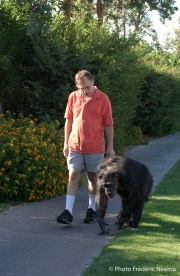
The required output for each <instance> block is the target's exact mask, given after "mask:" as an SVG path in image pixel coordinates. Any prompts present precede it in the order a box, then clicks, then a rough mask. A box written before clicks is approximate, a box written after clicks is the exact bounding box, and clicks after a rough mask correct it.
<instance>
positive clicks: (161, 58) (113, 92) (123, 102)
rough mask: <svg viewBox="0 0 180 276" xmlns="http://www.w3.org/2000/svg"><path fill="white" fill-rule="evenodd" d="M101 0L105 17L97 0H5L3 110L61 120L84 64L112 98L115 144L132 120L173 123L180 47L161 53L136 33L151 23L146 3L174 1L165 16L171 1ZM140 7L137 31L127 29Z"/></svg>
mask: <svg viewBox="0 0 180 276" xmlns="http://www.w3.org/2000/svg"><path fill="white" fill-rule="evenodd" d="M101 2H102V4H103V5H104V12H103V24H100V21H99V18H98V16H97V13H96V7H97V6H96V4H97V3H96V1H90V0H89V1H85V0H82V1H80V0H77V1H75V0H74V1H58V0H51V1H47V0H38V1H32V0H24V1H20V0H16V1H13V0H9V1H6V0H2V2H1V8H0V38H1V39H0V99H1V103H2V104H3V108H4V111H6V110H10V111H11V112H13V113H16V114H17V115H18V114H19V113H23V114H24V115H25V116H27V115H29V114H32V115H33V117H35V118H37V119H38V120H39V121H47V122H50V121H51V120H53V119H58V120H59V121H60V122H61V126H63V123H64V110H65V106H66V102H67V98H68V95H69V93H70V92H71V91H73V90H74V89H75V85H74V75H75V73H77V71H78V70H80V69H87V70H89V71H91V72H92V74H93V75H94V76H95V84H96V85H97V86H98V87H99V89H101V90H102V91H104V92H105V93H107V94H108V96H109V97H110V99H111V102H112V106H113V117H114V121H115V135H116V136H115V137H116V147H117V148H118V143H119V140H123V137H125V136H126V132H127V130H128V129H130V128H131V126H132V125H133V124H135V125H136V126H137V127H140V128H142V129H143V131H144V133H145V134H148V135H156V134H157V135H162V134H165V133H167V132H172V131H174V130H175V129H176V130H178V129H179V127H180V126H179V124H178V122H177V119H175V118H177V116H176V114H177V112H179V109H178V108H179V94H180V93H179V87H180V86H179V76H178V73H177V72H179V55H178V53H163V52H162V50H161V49H158V50H157V49H154V48H153V47H156V46H154V45H153V47H151V46H150V45H148V44H147V43H144V42H142V40H140V37H141V36H143V35H144V33H143V24H145V23H146V24H149V23H148V20H147V14H146V9H147V7H149V9H159V11H161V9H160V7H164V9H162V11H161V12H162V13H163V12H165V10H166V8H167V7H170V6H171V8H169V13H168V15H167V14H166V16H170V14H172V13H173V11H174V10H175V7H174V6H173V4H174V1H170V0H169V1H130V0H128V1H101ZM153 3H154V5H153ZM156 3H159V5H156ZM165 4H166V5H165ZM169 5H170V6H169ZM114 8H115V9H114ZM118 9H119V10H118ZM137 9H141V12H142V11H143V12H142V13H141V15H143V14H144V15H143V18H144V23H143V21H142V20H141V19H142V17H141V18H140V21H139V23H138V25H137V27H138V32H134V33H133V31H132V34H131V35H127V33H126V31H127V25H131V26H135V25H134V22H135V21H134V20H135V17H134V15H135V14H136V11H137ZM115 11H118V13H117V15H116V13H115ZM119 20H121V22H122V24H120V23H119V22H120V21H119ZM101 23H102V22H101ZM112 26H113V28H112ZM146 26H147V25H146ZM149 26H150V25H149ZM167 110H168V112H167V114H166V111H167Z"/></svg>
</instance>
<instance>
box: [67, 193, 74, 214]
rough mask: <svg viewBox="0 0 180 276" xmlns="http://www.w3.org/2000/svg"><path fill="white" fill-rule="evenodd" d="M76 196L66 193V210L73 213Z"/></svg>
mask: <svg viewBox="0 0 180 276" xmlns="http://www.w3.org/2000/svg"><path fill="white" fill-rule="evenodd" d="M74 201H75V196H73V195H66V210H69V212H70V213H71V214H72V210H73V206H74Z"/></svg>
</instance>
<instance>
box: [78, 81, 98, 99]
mask: <svg viewBox="0 0 180 276" xmlns="http://www.w3.org/2000/svg"><path fill="white" fill-rule="evenodd" d="M93 84H94V82H93V81H91V80H89V79H88V78H84V79H83V81H80V82H78V83H76V86H77V88H78V90H80V91H82V92H83V94H84V95H86V96H92V95H93V94H94V86H93Z"/></svg>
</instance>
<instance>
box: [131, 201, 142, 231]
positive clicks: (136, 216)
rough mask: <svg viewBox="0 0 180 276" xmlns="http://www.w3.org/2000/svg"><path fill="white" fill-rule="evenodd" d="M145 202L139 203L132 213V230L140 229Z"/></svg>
mask: <svg viewBox="0 0 180 276" xmlns="http://www.w3.org/2000/svg"><path fill="white" fill-rule="evenodd" d="M143 207H144V202H143V201H142V200H141V201H138V202H136V204H135V205H134V208H133V211H132V221H131V225H130V227H131V228H138V224H139V222H140V219H141V216H142V212H143Z"/></svg>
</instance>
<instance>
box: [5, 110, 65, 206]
mask: <svg viewBox="0 0 180 276" xmlns="http://www.w3.org/2000/svg"><path fill="white" fill-rule="evenodd" d="M63 139H64V138H63V131H62V130H61V129H59V123H58V122H57V121H55V122H52V123H50V124H47V123H39V124H37V123H36V121H35V120H32V119H31V118H30V117H29V118H25V117H24V116H23V115H22V114H20V115H19V117H18V118H15V116H14V115H13V114H10V112H6V114H5V115H2V114H1V115H0V148H1V151H0V167H1V169H0V202H6V201H8V200H18V201H39V200H43V199H47V198H51V197H53V196H57V195H60V194H63V193H65V191H66V187H67V183H68V172H67V166H66V159H65V157H64V156H63V153H62V152H63Z"/></svg>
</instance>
